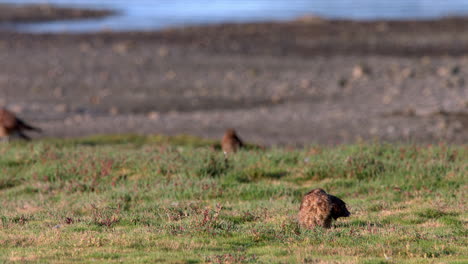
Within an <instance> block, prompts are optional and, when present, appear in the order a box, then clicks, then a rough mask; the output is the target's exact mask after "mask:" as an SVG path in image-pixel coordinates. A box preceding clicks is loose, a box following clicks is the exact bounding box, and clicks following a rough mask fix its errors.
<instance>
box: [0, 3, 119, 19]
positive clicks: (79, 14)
mask: <svg viewBox="0 0 468 264" xmlns="http://www.w3.org/2000/svg"><path fill="white" fill-rule="evenodd" d="M117 13H118V12H116V11H113V10H96V9H89V8H75V7H72V8H69V7H59V6H55V5H51V4H20V5H16V4H0V23H9V24H15V23H35V22H49V21H50V22H52V21H58V20H78V19H91V18H103V17H107V16H111V15H116V14H117Z"/></svg>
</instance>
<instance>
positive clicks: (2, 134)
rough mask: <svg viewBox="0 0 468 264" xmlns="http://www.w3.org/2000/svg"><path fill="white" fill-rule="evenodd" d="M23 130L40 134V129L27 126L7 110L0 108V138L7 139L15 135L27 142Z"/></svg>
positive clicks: (27, 138)
mask: <svg viewBox="0 0 468 264" xmlns="http://www.w3.org/2000/svg"><path fill="white" fill-rule="evenodd" d="M24 130H32V131H36V132H41V129H39V128H36V127H33V126H30V125H28V124H27V123H26V122H24V121H23V120H21V119H19V118H18V117H16V116H15V114H13V113H12V112H10V111H9V110H7V109H5V108H0V138H9V137H10V136H11V135H13V134H17V135H18V136H19V137H21V138H23V139H26V140H29V139H30V138H29V137H28V136H27V135H26V134H24Z"/></svg>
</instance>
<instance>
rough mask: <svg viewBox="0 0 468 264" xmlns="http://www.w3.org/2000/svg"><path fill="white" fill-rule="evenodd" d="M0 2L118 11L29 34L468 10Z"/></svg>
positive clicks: (398, 0)
mask: <svg viewBox="0 0 468 264" xmlns="http://www.w3.org/2000/svg"><path fill="white" fill-rule="evenodd" d="M0 3H16V4H20V3H51V4H57V5H62V6H78V7H91V8H104V9H114V10H117V11H119V15H116V16H112V17H108V18H104V19H92V20H82V21H57V22H46V23H33V24H21V25H16V26H15V27H16V29H18V30H20V31H30V32H58V31H99V30H103V29H112V30H118V31H122V30H153V29H161V28H166V27H174V26H185V25H196V24H207V23H219V22H253V21H272V20H288V19H293V18H295V17H298V16H303V15H307V14H315V15H319V16H323V17H327V18H350V19H358V20H373V19H426V18H437V17H443V16H451V15H467V14H468V0H48V1H40V0H39V1H37V0H36V1H35V0H10V1H8V0H0Z"/></svg>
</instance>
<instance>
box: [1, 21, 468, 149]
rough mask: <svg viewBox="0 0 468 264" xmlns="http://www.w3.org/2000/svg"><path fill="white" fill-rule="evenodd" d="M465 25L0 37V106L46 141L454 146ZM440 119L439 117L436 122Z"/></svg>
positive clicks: (461, 108) (267, 26)
mask: <svg viewBox="0 0 468 264" xmlns="http://www.w3.org/2000/svg"><path fill="white" fill-rule="evenodd" d="M467 28H468V20H467V19H464V18H447V19H442V20H437V21H376V22H355V21H328V20H320V21H319V22H317V21H315V20H313V21H309V20H300V21H292V22H285V23H258V24H239V25H235V24H224V25H214V26H206V27H188V28H183V29H169V30H164V31H161V32H146V33H142V32H128V33H109V32H107V33H104V32H103V33H93V34H77V35H73V34H58V35H54V34H35V35H29V34H17V33H11V32H10V33H7V32H3V33H0V63H1V64H2V65H3V66H4V67H3V70H2V73H0V86H1V87H2V89H1V90H0V104H3V105H6V106H8V107H9V108H10V109H12V110H13V111H15V112H17V113H18V114H19V115H20V116H24V118H25V119H26V120H28V121H30V122H31V123H34V124H37V125H39V126H41V127H43V128H44V129H45V130H46V133H45V135H46V136H49V137H74V136H84V135H89V134H100V133H144V134H146V133H164V134H181V133H184V134H194V135H198V136H203V137H210V138H219V137H221V136H222V133H223V132H224V130H225V128H227V127H235V128H236V129H237V130H238V131H239V132H240V134H241V136H243V138H245V139H246V140H248V141H254V142H258V143H261V144H268V145H274V144H280V145H292V146H298V145H308V144H314V143H318V144H339V143H350V142H356V141H361V140H366V141H371V140H383V141H388V142H417V143H436V142H441V141H443V142H448V143H454V144H459V143H465V142H467V140H468V133H466V131H467V130H466V127H467V118H466V114H465V113H466V112H467V111H468V89H467V88H466V81H465V80H466V79H467V77H468V57H466V56H465V55H464V54H467V53H468V38H467V37H466V36H468V34H464V33H466V29H467ZM435 113H437V114H435Z"/></svg>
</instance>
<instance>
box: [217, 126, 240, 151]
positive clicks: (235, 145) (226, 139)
mask: <svg viewBox="0 0 468 264" xmlns="http://www.w3.org/2000/svg"><path fill="white" fill-rule="evenodd" d="M243 146H244V143H242V140H241V139H240V138H239V137H238V136H237V134H236V131H235V130H234V129H232V128H229V129H227V130H226V132H225V133H224V136H223V139H222V140H221V148H222V149H223V152H224V155H227V154H229V153H235V152H237V150H238V149H240V148H242V147H243Z"/></svg>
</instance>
